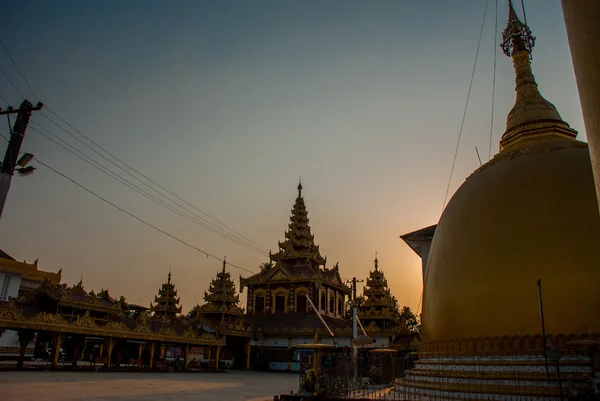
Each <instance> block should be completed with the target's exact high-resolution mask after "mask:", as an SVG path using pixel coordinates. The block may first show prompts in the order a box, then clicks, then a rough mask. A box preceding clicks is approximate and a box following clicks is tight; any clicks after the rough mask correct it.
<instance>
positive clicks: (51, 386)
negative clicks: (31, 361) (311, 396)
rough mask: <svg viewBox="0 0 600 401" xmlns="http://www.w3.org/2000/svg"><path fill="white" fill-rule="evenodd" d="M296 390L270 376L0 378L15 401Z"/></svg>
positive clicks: (242, 395) (246, 397) (246, 399)
mask: <svg viewBox="0 0 600 401" xmlns="http://www.w3.org/2000/svg"><path fill="white" fill-rule="evenodd" d="M297 388H298V375H297V374H290V373H275V372H228V373H222V374H210V373H209V374H202V373H200V374H177V373H175V374H169V373H104V372H2V373H0V389H2V390H0V394H2V398H3V399H7V400H15V401H16V400H36V401H59V400H60V401H74V400H86V401H92V400H94V401H100V400H102V401H117V400H119V401H142V400H149V401H153V400H164V401H167V400H176V401H188V400H190V401H191V400H194V401H209V400H210V401H213V400H214V401H267V400H269V401H271V400H273V396H274V395H276V394H289V393H290V391H296V390H297Z"/></svg>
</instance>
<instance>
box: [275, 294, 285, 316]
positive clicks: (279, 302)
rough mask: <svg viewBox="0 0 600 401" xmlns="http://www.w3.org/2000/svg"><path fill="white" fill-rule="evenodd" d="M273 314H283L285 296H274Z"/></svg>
mask: <svg viewBox="0 0 600 401" xmlns="http://www.w3.org/2000/svg"><path fill="white" fill-rule="evenodd" d="M275 312H285V295H283V294H277V295H276V296H275Z"/></svg>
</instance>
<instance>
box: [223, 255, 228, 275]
mask: <svg viewBox="0 0 600 401" xmlns="http://www.w3.org/2000/svg"><path fill="white" fill-rule="evenodd" d="M226 265H227V256H223V273H225V266H226Z"/></svg>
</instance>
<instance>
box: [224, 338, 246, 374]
mask: <svg viewBox="0 0 600 401" xmlns="http://www.w3.org/2000/svg"><path fill="white" fill-rule="evenodd" d="M226 341H227V345H226V346H225V349H224V350H223V351H227V352H226V354H225V355H226V356H227V365H228V367H229V368H230V369H237V370H243V369H246V346H247V344H248V338H245V337H233V336H227V340H226ZM221 360H222V361H223V359H221Z"/></svg>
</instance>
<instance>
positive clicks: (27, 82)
mask: <svg viewBox="0 0 600 401" xmlns="http://www.w3.org/2000/svg"><path fill="white" fill-rule="evenodd" d="M0 45H2V48H3V49H4V51H5V52H6V55H7V56H8V58H9V59H10V61H11V62H12V63H13V65H14V66H15V68H16V69H17V71H18V72H19V75H21V78H23V81H25V84H26V85H27V87H28V88H29V90H30V91H31V93H32V94H33V97H35V99H36V100H37V101H38V102H39V101H40V98H39V97H38V95H37V94H36V93H35V91H34V90H33V88H32V87H31V85H29V81H28V80H27V78H25V75H24V74H23V72H22V71H21V69H20V68H19V65H18V64H17V63H16V62H15V60H14V59H13V58H12V56H11V55H10V52H9V51H8V49H7V48H6V46H5V45H4V42H3V41H2V39H0ZM5 75H6V74H5ZM9 81H10V79H9ZM11 83H12V82H11ZM13 87H14V88H15V90H16V91H17V93H19V94H20V92H19V90H18V89H17V87H16V86H15V85H14V84H13ZM21 97H23V98H24V97H25V96H23V95H21Z"/></svg>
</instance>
